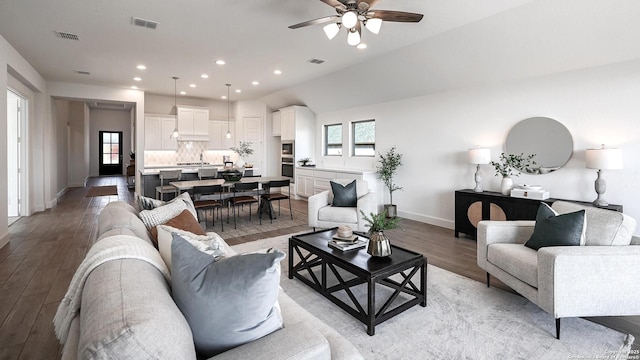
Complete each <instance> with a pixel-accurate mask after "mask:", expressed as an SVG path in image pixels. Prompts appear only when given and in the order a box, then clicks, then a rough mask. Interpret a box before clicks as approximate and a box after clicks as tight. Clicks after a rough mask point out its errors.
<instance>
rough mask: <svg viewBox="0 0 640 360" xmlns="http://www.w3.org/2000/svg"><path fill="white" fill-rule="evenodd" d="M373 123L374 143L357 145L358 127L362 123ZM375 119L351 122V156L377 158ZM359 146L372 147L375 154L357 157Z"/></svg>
mask: <svg viewBox="0 0 640 360" xmlns="http://www.w3.org/2000/svg"><path fill="white" fill-rule="evenodd" d="M368 122H371V123H373V124H374V134H373V138H374V139H373V143H356V125H358V124H362V123H368ZM375 123H376V120H375V119H368V120H359V121H352V122H351V156H353V157H375V156H376V141H375ZM358 146H371V147H372V148H373V153H372V154H371V155H357V154H356V150H357V149H358Z"/></svg>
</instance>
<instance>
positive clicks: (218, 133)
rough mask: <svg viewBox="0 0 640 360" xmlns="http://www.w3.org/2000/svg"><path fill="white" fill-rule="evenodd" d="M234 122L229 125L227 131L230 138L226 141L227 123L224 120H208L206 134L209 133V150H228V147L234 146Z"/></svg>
mask: <svg viewBox="0 0 640 360" xmlns="http://www.w3.org/2000/svg"><path fill="white" fill-rule="evenodd" d="M234 124H235V123H234V122H231V123H229V125H228V127H229V131H230V132H231V138H230V139H227V137H226V135H227V121H226V120H224V121H222V120H209V122H208V133H209V145H208V149H209V150H229V148H230V147H232V146H234V144H235V134H234V130H235V126H234Z"/></svg>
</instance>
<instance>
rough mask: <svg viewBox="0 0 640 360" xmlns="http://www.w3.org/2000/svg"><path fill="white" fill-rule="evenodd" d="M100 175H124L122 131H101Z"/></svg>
mask: <svg viewBox="0 0 640 360" xmlns="http://www.w3.org/2000/svg"><path fill="white" fill-rule="evenodd" d="M99 136H100V149H99V156H98V158H99V159H100V164H99V170H98V171H99V174H100V175H122V131H100V132H99Z"/></svg>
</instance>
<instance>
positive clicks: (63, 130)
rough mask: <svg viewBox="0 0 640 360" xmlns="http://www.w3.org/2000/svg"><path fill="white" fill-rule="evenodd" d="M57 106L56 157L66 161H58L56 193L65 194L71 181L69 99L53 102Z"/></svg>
mask: <svg viewBox="0 0 640 360" xmlns="http://www.w3.org/2000/svg"><path fill="white" fill-rule="evenodd" d="M53 104H54V106H55V117H54V119H55V124H56V133H57V139H58V142H57V144H56V157H57V158H58V159H62V160H64V161H60V162H58V171H57V174H56V179H57V187H56V194H59V195H61V194H63V193H64V191H65V190H66V188H67V184H68V183H69V167H68V165H69V161H68V159H67V156H68V154H69V149H70V144H69V137H70V134H71V123H70V122H69V116H70V115H69V104H70V101H67V100H57V101H55V102H53ZM59 195H58V196H59Z"/></svg>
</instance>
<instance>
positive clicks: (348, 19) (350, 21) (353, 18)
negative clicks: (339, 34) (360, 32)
mask: <svg viewBox="0 0 640 360" xmlns="http://www.w3.org/2000/svg"><path fill="white" fill-rule="evenodd" d="M357 22H358V15H356V13H355V11H347V12H346V13H344V14H342V25H344V26H345V27H346V28H347V29H351V28H352V27H354V26H356V23H357Z"/></svg>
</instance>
